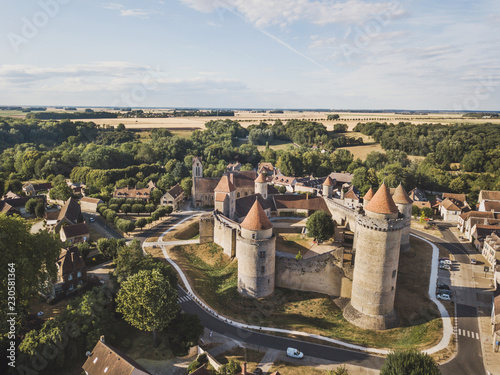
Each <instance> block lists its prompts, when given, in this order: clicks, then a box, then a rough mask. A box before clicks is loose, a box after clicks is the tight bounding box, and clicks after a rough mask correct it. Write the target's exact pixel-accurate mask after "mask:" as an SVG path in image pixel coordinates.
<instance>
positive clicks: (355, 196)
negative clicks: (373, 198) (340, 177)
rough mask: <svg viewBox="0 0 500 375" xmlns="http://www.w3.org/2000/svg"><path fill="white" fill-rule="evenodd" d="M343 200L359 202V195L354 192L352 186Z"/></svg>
mask: <svg viewBox="0 0 500 375" xmlns="http://www.w3.org/2000/svg"><path fill="white" fill-rule="evenodd" d="M344 198H347V199H356V200H359V195H358V194H356V192H355V191H354V186H351V188H350V189H349V191H348V192H347V193H345V195H344Z"/></svg>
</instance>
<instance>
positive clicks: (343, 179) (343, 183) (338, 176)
mask: <svg viewBox="0 0 500 375" xmlns="http://www.w3.org/2000/svg"><path fill="white" fill-rule="evenodd" d="M328 176H329V177H330V178H331V179H332V181H333V183H334V184H333V187H334V188H341V187H344V188H345V187H349V186H351V184H352V178H353V177H354V175H353V174H351V173H346V172H340V173H339V172H332V173H330V174H329V175H328Z"/></svg>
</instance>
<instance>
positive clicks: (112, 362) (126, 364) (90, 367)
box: [82, 336, 151, 375]
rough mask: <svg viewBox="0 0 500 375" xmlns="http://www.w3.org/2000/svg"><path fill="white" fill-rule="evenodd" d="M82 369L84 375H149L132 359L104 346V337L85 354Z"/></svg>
mask: <svg viewBox="0 0 500 375" xmlns="http://www.w3.org/2000/svg"><path fill="white" fill-rule="evenodd" d="M82 369H83V370H84V371H85V374H86V375H103V374H105V375H151V373H149V372H148V371H147V370H146V369H145V368H143V367H142V366H141V365H139V364H138V363H136V362H135V361H134V360H133V359H132V358H130V357H129V356H127V355H126V354H124V353H122V352H121V351H119V350H118V349H116V348H113V347H112V346H110V345H108V344H106V343H105V339H104V336H101V338H100V339H99V341H97V344H96V346H94V349H92V351H91V352H87V360H86V361H85V363H84V364H83V366H82Z"/></svg>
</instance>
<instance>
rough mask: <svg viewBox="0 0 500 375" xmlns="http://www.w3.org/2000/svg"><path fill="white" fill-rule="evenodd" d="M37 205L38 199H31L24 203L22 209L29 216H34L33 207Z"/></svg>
mask: <svg viewBox="0 0 500 375" xmlns="http://www.w3.org/2000/svg"><path fill="white" fill-rule="evenodd" d="M37 204H38V199H36V198H31V199H29V200H28V201H27V202H26V204H25V205H24V208H25V209H26V212H29V213H30V214H32V215H34V214H35V207H36V205H37Z"/></svg>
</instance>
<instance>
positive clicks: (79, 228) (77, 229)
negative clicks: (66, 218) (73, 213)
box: [61, 223, 90, 238]
mask: <svg viewBox="0 0 500 375" xmlns="http://www.w3.org/2000/svg"><path fill="white" fill-rule="evenodd" d="M61 230H62V231H63V232H64V234H65V236H66V238H72V237H77V236H84V235H86V234H89V233H90V232H89V228H88V227H87V224H85V223H80V224H73V225H64V226H63V227H62V228H61Z"/></svg>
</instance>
